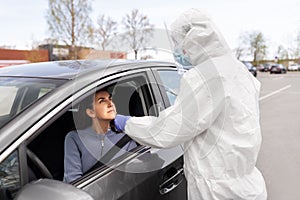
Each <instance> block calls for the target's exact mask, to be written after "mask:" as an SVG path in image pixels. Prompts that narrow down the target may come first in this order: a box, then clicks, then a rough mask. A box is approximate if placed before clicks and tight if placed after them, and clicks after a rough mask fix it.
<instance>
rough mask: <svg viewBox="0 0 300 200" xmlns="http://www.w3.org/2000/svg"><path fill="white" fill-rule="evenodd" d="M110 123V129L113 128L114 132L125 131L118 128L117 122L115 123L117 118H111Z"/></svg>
mask: <svg viewBox="0 0 300 200" xmlns="http://www.w3.org/2000/svg"><path fill="white" fill-rule="evenodd" d="M109 125H110V129H111V130H112V131H113V132H115V133H122V132H123V131H121V130H119V129H117V127H116V124H115V120H114V119H113V120H110V122H109Z"/></svg>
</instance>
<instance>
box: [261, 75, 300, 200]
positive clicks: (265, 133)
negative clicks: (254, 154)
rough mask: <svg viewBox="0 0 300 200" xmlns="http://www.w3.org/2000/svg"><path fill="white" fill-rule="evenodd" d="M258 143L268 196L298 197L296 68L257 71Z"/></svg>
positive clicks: (277, 199) (299, 87) (299, 89)
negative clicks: (258, 85) (258, 105)
mask: <svg viewBox="0 0 300 200" xmlns="http://www.w3.org/2000/svg"><path fill="white" fill-rule="evenodd" d="M257 79H258V80H260V82H261V84H262V85H261V95H260V109H261V110H260V111H261V129H262V137H263V142H262V147H261V152H260V155H259V159H258V164H257V166H258V168H259V169H260V170H261V171H262V173H263V176H264V177H265V180H266V184H267V190H268V199H269V200H282V199H285V200H298V199H299V198H300V190H299V185H300V145H299V143H300V131H299V130H300V117H299V114H300V101H299V100H300V72H287V74H276V75H275V74H272V75H271V74H269V73H268V72H260V73H259V74H258V75H257Z"/></svg>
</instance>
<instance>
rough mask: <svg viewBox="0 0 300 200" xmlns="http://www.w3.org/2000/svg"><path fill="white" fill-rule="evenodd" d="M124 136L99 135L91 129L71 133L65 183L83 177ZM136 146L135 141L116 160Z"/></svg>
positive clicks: (67, 144) (66, 143)
mask: <svg viewBox="0 0 300 200" xmlns="http://www.w3.org/2000/svg"><path fill="white" fill-rule="evenodd" d="M124 135H125V134H124V133H119V134H116V133H115V132H113V131H111V130H109V131H108V132H107V133H106V134H97V133H96V132H95V130H94V129H93V128H91V127H89V128H87V129H84V130H78V131H71V132H69V133H68V134H67V136H66V138H65V158H64V181H65V182H71V181H73V180H76V179H77V178H79V177H81V176H82V175H83V173H85V172H86V171H88V170H89V169H90V168H91V167H93V166H94V165H95V164H96V162H97V161H98V160H99V159H100V158H101V157H103V156H104V155H105V154H106V153H107V152H108V150H109V149H111V148H112V147H113V146H114V145H115V144H116V143H117V142H118V141H119V140H120V139H121V138H122V137H123V136H124ZM136 146H137V145H136V143H135V142H134V141H130V142H128V143H127V144H126V145H125V146H124V147H123V148H122V149H121V150H120V151H119V152H118V153H117V154H116V155H115V156H114V158H116V157H118V156H120V155H122V154H124V153H125V152H126V151H129V150H131V149H133V148H134V147H136Z"/></svg>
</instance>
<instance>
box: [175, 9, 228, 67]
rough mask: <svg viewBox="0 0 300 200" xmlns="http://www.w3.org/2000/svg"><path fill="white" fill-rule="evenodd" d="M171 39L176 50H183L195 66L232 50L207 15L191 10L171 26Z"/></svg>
mask: <svg viewBox="0 0 300 200" xmlns="http://www.w3.org/2000/svg"><path fill="white" fill-rule="evenodd" d="M171 38H172V41H173V42H174V45H175V48H179V49H182V50H183V51H185V52H186V54H187V56H188V57H189V58H190V61H191V64H192V65H193V66H195V65H199V64H200V63H202V62H204V61H206V60H207V59H209V58H213V57H218V56H222V55H224V54H226V53H231V50H230V48H229V46H228V44H227V43H226V41H225V40H224V38H223V36H222V35H221V34H220V32H219V31H218V29H217V27H216V26H215V24H214V23H213V22H212V21H211V20H210V19H209V17H208V16H207V15H206V14H203V12H202V11H200V10H198V9H190V10H188V11H186V12H184V13H182V14H181V15H180V17H178V18H177V20H175V21H174V22H173V23H172V24H171Z"/></svg>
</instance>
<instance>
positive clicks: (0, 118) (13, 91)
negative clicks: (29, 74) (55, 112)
mask: <svg viewBox="0 0 300 200" xmlns="http://www.w3.org/2000/svg"><path fill="white" fill-rule="evenodd" d="M61 83H62V81H60V80H51V79H49V80H48V79H37V78H10V77H0V128H1V127H2V126H3V125H5V124H6V123H7V122H9V121H10V120H11V119H13V118H14V117H15V116H17V115H18V114H19V113H20V112H21V111H23V110H24V109H26V108H27V107H28V106H29V105H31V104H32V103H33V102H35V101H36V100H38V99H39V98H41V97H42V96H44V95H45V94H47V93H49V92H50V91H51V90H53V89H54V88H56V87H58V86H59V85H60V84H61Z"/></svg>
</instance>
